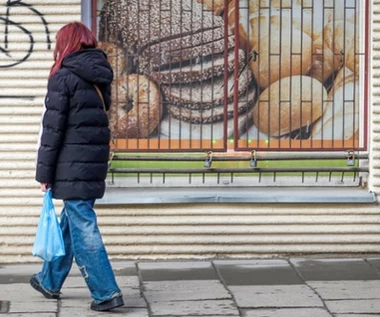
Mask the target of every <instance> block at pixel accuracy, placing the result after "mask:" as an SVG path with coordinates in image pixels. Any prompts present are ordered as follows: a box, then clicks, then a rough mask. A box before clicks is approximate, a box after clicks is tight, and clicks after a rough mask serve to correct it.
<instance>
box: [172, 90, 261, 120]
mask: <svg viewBox="0 0 380 317" xmlns="http://www.w3.org/2000/svg"><path fill="white" fill-rule="evenodd" d="M256 96H257V94H256V89H255V88H254V87H250V88H249V89H247V90H246V92H245V93H244V94H242V95H240V96H239V102H238V109H237V113H238V114H240V113H243V112H246V111H248V110H249V109H251V108H252V107H253V104H254V101H255V99H256ZM167 109H168V111H169V113H170V114H171V115H172V116H173V117H174V118H177V119H180V120H183V121H186V122H191V123H211V122H216V121H220V120H223V118H224V117H227V118H232V117H233V116H234V113H236V112H235V110H234V101H233V100H231V101H230V102H229V103H228V105H227V111H225V110H224V105H218V106H215V107H212V108H211V109H207V110H191V109H188V108H185V107H181V106H179V105H173V104H170V103H169V104H167Z"/></svg>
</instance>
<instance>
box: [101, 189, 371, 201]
mask: <svg viewBox="0 0 380 317" xmlns="http://www.w3.org/2000/svg"><path fill="white" fill-rule="evenodd" d="M375 202H376V196H375V194H374V193H372V192H368V191H367V190H366V189H362V188H358V187H346V188H331V187H324V188H321V187H305V188H303V187H260V188H258V187H253V188H240V187H239V188H233V187H228V188H199V187H198V188H112V187H110V188H107V190H106V193H105V195H104V197H103V198H102V199H99V200H97V201H96V203H97V204H98V205H135V204H181V203H183V204H196V203H199V204H203V203H221V204H228V203H234V204H236V203H270V204H272V203H291V204H294V203H300V204H306V203H307V204H321V203H327V204H329V203H337V204H344V203H347V204H359V203H360V204H373V203H375Z"/></svg>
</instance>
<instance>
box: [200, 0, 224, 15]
mask: <svg viewBox="0 0 380 317" xmlns="http://www.w3.org/2000/svg"><path fill="white" fill-rule="evenodd" d="M197 2H198V3H202V4H203V5H204V6H205V7H206V8H207V9H208V10H211V11H214V13H215V14H216V15H220V14H221V13H222V11H223V10H224V0H197Z"/></svg>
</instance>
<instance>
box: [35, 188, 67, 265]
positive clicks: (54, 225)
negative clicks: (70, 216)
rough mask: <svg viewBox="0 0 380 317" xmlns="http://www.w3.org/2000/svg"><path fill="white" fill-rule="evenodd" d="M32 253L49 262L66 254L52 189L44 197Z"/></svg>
mask: <svg viewBox="0 0 380 317" xmlns="http://www.w3.org/2000/svg"><path fill="white" fill-rule="evenodd" d="M32 254H33V255H34V256H38V257H40V258H41V259H43V260H45V261H48V262H50V261H52V260H53V259H54V258H56V257H59V256H63V255H65V244H64V242H63V238H62V231H61V227H60V226H59V220H58V217H57V215H56V214H55V209H54V204H53V195H52V192H51V190H50V189H48V190H47V191H46V193H45V196H44V199H43V204H42V211H41V215H40V220H39V221H38V227H37V233H36V238H35V240H34V245H33V249H32Z"/></svg>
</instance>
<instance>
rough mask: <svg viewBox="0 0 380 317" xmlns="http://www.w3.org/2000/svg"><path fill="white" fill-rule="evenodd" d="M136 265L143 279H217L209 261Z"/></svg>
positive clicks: (142, 263)
mask: <svg viewBox="0 0 380 317" xmlns="http://www.w3.org/2000/svg"><path fill="white" fill-rule="evenodd" d="M138 267H139V270H140V272H141V276H142V279H143V281H175V280H213V279H218V276H217V273H216V271H215V269H214V267H213V266H212V263H211V262H194V261H193V262H141V263H138Z"/></svg>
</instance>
